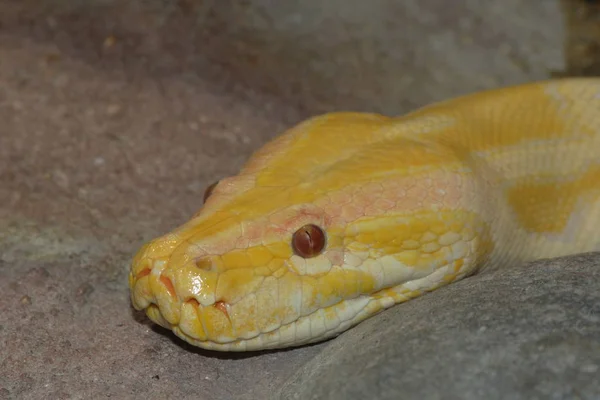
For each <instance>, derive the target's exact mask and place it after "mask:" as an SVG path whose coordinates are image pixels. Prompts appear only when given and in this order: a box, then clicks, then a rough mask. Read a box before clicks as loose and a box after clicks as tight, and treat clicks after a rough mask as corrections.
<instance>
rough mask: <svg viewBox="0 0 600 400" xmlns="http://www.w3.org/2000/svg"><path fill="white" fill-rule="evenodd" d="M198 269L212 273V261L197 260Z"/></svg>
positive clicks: (206, 259) (207, 259)
mask: <svg viewBox="0 0 600 400" xmlns="http://www.w3.org/2000/svg"><path fill="white" fill-rule="evenodd" d="M196 267H198V268H200V269H203V270H205V271H210V270H211V269H212V261H211V260H210V259H209V258H201V259H199V260H196Z"/></svg>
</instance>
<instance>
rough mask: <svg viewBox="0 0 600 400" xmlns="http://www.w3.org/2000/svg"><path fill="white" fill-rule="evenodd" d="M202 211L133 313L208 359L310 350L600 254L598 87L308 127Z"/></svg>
mask: <svg viewBox="0 0 600 400" xmlns="http://www.w3.org/2000/svg"><path fill="white" fill-rule="evenodd" d="M205 197H206V199H205V200H206V202H205V204H204V206H203V207H202V209H201V210H200V211H199V212H198V213H197V214H196V215H194V216H193V218H192V219H191V220H190V221H189V222H187V223H185V224H184V225H182V226H181V227H179V228H177V229H175V230H174V231H173V232H171V233H168V234H166V235H165V236H162V237H160V238H157V239H155V240H153V241H151V242H150V243H148V244H146V245H145V246H144V247H142V249H140V250H139V253H138V254H137V255H136V257H135V259H134V260H133V263H132V266H131V272H130V276H129V285H130V288H131V298H132V301H133V306H134V307H135V308H136V309H143V310H145V311H146V313H147V315H148V316H149V317H150V319H151V320H152V321H154V322H156V323H157V324H159V325H162V326H164V327H166V328H168V329H171V330H172V331H173V332H174V333H175V334H176V335H177V336H179V337H181V338H182V339H184V340H185V341H187V342H189V343H191V344H193V345H196V346H199V347H202V348H206V349H213V350H220V351H245V350H259V349H267V348H282V347H289V346H297V345H302V344H305V343H311V342H317V341H321V340H324V339H326V338H330V337H333V336H335V335H338V334H340V333H341V332H343V331H344V330H346V329H348V328H350V327H352V326H353V325H355V324H357V323H359V322H360V321H362V320H364V319H365V318H368V317H370V316H372V315H374V314H376V313H378V312H380V311H382V310H384V309H386V308H388V307H390V306H392V305H394V304H397V303H400V302H403V301H406V300H409V299H412V298H414V297H416V296H419V295H421V294H424V293H426V292H429V291H432V290H434V289H436V288H439V287H441V286H443V285H446V284H448V283H450V282H453V281H456V280H458V279H461V278H464V277H466V276H468V275H471V274H473V273H475V272H477V271H480V270H482V269H488V268H496V267H502V266H510V265H514V264H517V263H520V264H521V263H524V262H526V261H529V260H533V259H538V258H542V257H543V258H547V257H556V256H561V255H567V254H573V253H580V252H586V251H592V250H599V249H600V234H599V233H598V229H600V228H598V226H599V224H600V78H571V79H562V80H550V81H545V82H537V83H531V84H526V85H521V86H516V87H509V88H503V89H498V90H491V91H485V92H481V93H476V94H471V95H468V96H463V97H459V98H456V99H453V100H449V101H445V102H440V103H436V104H433V105H430V106H427V107H424V108H422V109H419V110H417V111H414V112H412V113H410V114H407V115H405V116H402V117H398V118H389V117H385V116H382V115H377V114H366V113H331V114H326V115H322V116H317V117H315V118H312V119H309V120H307V121H305V122H303V123H301V124H299V125H297V126H295V127H293V128H292V129H290V130H289V131H288V132H286V133H284V134H283V135H282V136H279V137H278V138H276V139H274V140H273V141H271V142H270V143H268V144H266V145H265V146H264V147H263V148H261V149H260V150H259V151H257V152H256V153H255V154H254V155H253V156H252V157H251V159H250V160H249V161H248V162H247V164H246V165H245V166H244V167H243V169H242V170H241V171H240V173H239V174H238V175H236V176H233V177H229V178H226V179H223V180H221V181H220V182H218V183H217V184H216V186H215V187H213V188H210V190H208V191H207V193H206V196H205ZM449 311H450V312H451V310H449Z"/></svg>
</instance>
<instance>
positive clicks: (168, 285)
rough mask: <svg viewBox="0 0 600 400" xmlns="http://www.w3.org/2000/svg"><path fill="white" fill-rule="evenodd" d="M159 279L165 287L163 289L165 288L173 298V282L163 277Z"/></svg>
mask: <svg viewBox="0 0 600 400" xmlns="http://www.w3.org/2000/svg"><path fill="white" fill-rule="evenodd" d="M159 279H160V281H161V282H162V284H163V285H165V287H166V288H167V292H169V294H170V295H171V296H173V297H175V286H174V285H173V281H171V279H169V278H167V277H166V276H164V275H161V276H160V278H159Z"/></svg>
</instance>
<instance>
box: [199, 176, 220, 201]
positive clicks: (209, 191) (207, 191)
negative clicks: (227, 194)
mask: <svg viewBox="0 0 600 400" xmlns="http://www.w3.org/2000/svg"><path fill="white" fill-rule="evenodd" d="M217 183H219V181H216V182H213V183H211V184H210V185H208V187H207V188H206V189H205V190H204V198H203V200H202V201H203V202H204V203H206V199H208V198H209V197H210V195H211V194H212V192H213V190H214V189H215V186H217Z"/></svg>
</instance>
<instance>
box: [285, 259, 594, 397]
mask: <svg viewBox="0 0 600 400" xmlns="http://www.w3.org/2000/svg"><path fill="white" fill-rule="evenodd" d="M276 398H280V399H401V398H402V399H462V400H465V399H515V400H516V399H528V400H532V399H540V400H541V399H600V253H594V254H585V255H578V256H572V257H565V258H561V259H554V260H541V261H538V262H535V263H532V264H530V265H527V266H526V267H522V268H511V269H506V270H499V271H494V272H490V273H482V274H480V275H477V276H474V277H471V278H468V279H465V280H463V281H460V282H457V283H454V284H452V285H450V286H447V287H445V288H442V289H439V290H437V291H435V292H433V293H431V294H428V295H426V296H423V297H420V298H418V299H415V300H412V301H409V302H407V303H404V304H401V305H398V306H396V307H393V308H391V309H390V310H388V311H386V312H384V313H381V314H379V315H378V316H376V317H374V318H372V319H369V320H367V321H365V322H363V323H362V324H360V325H358V326H357V327H355V328H354V329H352V330H350V331H348V332H347V333H345V334H343V335H341V336H340V337H338V338H337V339H335V340H333V341H331V342H330V344H329V346H327V347H325V348H324V349H323V351H322V352H321V353H319V354H318V355H317V356H316V357H315V358H314V359H312V360H311V361H310V362H308V363H307V364H305V365H304V366H302V368H300V369H299V371H298V372H297V373H296V374H295V375H294V376H293V377H292V378H291V379H290V380H289V381H288V382H287V383H286V384H285V385H284V387H283V389H282V391H281V394H280V395H278V396H276Z"/></svg>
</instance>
